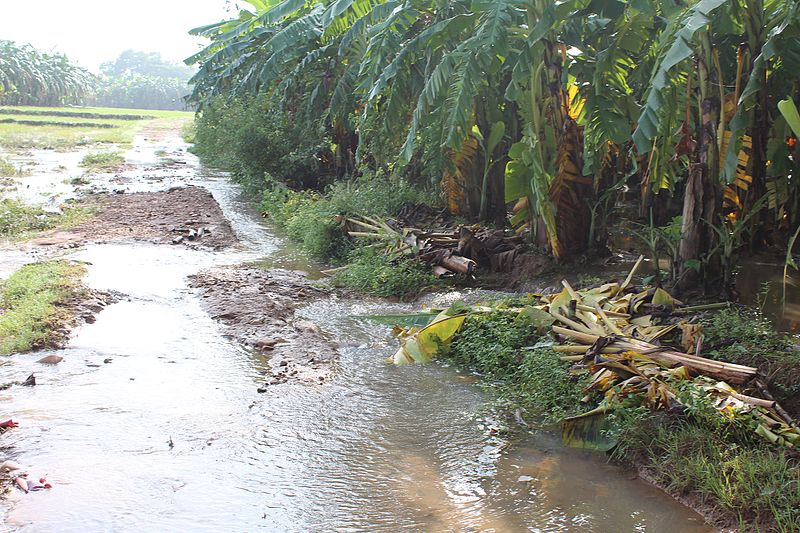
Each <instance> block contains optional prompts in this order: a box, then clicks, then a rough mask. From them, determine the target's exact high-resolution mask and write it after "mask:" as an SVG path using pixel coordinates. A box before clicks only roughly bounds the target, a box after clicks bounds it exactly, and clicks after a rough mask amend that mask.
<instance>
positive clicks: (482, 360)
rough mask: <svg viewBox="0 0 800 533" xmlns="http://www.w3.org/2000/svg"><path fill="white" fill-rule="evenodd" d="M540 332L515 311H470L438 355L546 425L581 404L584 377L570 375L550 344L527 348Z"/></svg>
mask: <svg viewBox="0 0 800 533" xmlns="http://www.w3.org/2000/svg"><path fill="white" fill-rule="evenodd" d="M540 335H541V332H540V331H538V329H537V327H536V326H535V325H533V324H531V323H529V322H528V321H526V320H525V319H519V318H517V316H516V314H515V313H505V312H502V311H496V312H492V313H483V314H474V315H470V316H468V317H467V320H466V321H465V322H464V325H463V326H462V328H461V330H460V331H459V332H458V333H457V334H456V335H455V337H454V338H453V341H452V343H451V345H450V349H449V350H448V351H446V352H445V353H442V354H440V355H441V356H442V357H443V358H445V359H446V360H449V361H452V362H453V363H455V364H456V365H458V366H459V367H461V368H466V369H469V370H471V371H474V372H477V373H479V374H481V375H482V376H483V377H485V378H486V379H487V380H488V383H489V384H490V385H491V386H492V387H493V388H495V390H496V392H498V393H499V395H500V397H501V399H502V400H504V401H505V402H506V403H507V404H508V406H509V407H511V408H513V409H516V408H520V409H522V410H523V411H524V412H525V414H526V415H527V416H529V417H531V420H536V421H538V422H539V423H540V424H542V425H551V424H554V423H557V422H560V421H561V420H562V419H563V418H564V417H567V416H572V415H574V414H577V413H579V412H581V411H583V410H584V408H583V407H582V406H581V404H580V400H581V398H582V397H583V393H582V392H581V389H582V388H583V387H584V386H585V385H586V384H587V381H586V377H585V376H573V375H571V374H570V373H569V371H568V370H569V367H570V363H566V362H564V361H561V360H560V359H559V358H558V354H557V353H556V352H554V351H553V350H551V349H550V348H547V347H537V348H531V346H534V345H535V344H536V342H537V340H538V339H539V338H540Z"/></svg>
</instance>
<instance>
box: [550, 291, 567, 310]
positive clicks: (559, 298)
mask: <svg viewBox="0 0 800 533" xmlns="http://www.w3.org/2000/svg"><path fill="white" fill-rule="evenodd" d="M571 301H572V296H570V294H569V291H567V289H562V290H561V292H559V293H558V294H556V295H555V296H551V297H550V307H549V309H548V311H550V312H551V313H552V312H553V311H555V312H556V313H563V312H565V311H568V310H569V306H570V302H571Z"/></svg>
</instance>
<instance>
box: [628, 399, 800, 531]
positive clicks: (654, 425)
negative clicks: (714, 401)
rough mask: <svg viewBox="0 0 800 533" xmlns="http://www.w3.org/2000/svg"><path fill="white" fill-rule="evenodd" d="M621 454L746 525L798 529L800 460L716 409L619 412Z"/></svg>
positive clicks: (680, 491)
mask: <svg viewBox="0 0 800 533" xmlns="http://www.w3.org/2000/svg"><path fill="white" fill-rule="evenodd" d="M615 416H616V417H617V421H618V422H619V423H620V427H621V429H620V430H619V433H618V435H617V438H618V440H619V445H618V447H617V448H616V450H615V451H614V452H613V457H614V459H615V460H616V461H618V462H622V463H627V464H632V465H636V466H639V467H643V468H644V469H645V470H646V471H647V472H648V473H649V474H650V475H651V476H652V477H653V478H654V479H655V480H656V481H657V482H658V483H659V484H661V485H662V486H663V487H664V488H666V489H667V490H668V491H670V492H672V493H673V494H681V495H690V496H694V497H696V498H698V499H699V501H700V503H702V505H703V506H705V507H706V508H710V509H713V510H715V511H717V512H722V513H724V514H726V515H727V516H732V517H734V519H735V520H736V522H738V524H739V525H740V527H741V528H742V529H744V530H748V531H750V530H756V531H785V532H790V531H799V530H800V462H798V458H797V454H796V453H793V452H791V451H788V450H783V449H779V448H775V447H770V446H768V445H767V444H766V443H764V442H763V441H761V440H760V439H758V438H757V437H755V436H754V435H752V434H751V433H750V432H749V431H747V430H746V429H745V428H741V427H738V426H737V425H735V424H734V423H731V422H728V421H726V420H725V419H724V418H723V417H720V416H718V415H717V414H716V413H713V412H712V413H708V414H707V415H703V414H699V415H697V414H696V415H695V416H690V417H678V416H670V415H667V414H665V413H656V414H651V413H649V412H647V411H646V410H644V409H638V410H631V411H629V412H627V413H625V412H618V413H617V415H615Z"/></svg>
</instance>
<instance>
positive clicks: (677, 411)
mask: <svg viewBox="0 0 800 533" xmlns="http://www.w3.org/2000/svg"><path fill="white" fill-rule="evenodd" d="M748 313H749V311H747V310H742V309H733V308H723V309H721V310H719V311H704V312H702V313H698V312H693V310H692V308H687V307H686V306H683V305H681V303H680V302H677V301H676V300H674V299H672V298H671V297H670V296H669V295H668V294H667V293H666V292H665V291H662V290H660V289H648V290H645V289H642V288H636V287H632V286H630V285H629V283H623V284H619V283H609V284H605V285H601V286H600V287H596V288H594V289H589V290H575V289H573V288H572V287H570V286H569V284H565V288H564V290H563V291H562V292H561V293H559V294H556V295H551V296H546V297H545V296H539V295H529V296H528V297H526V298H518V299H512V300H506V301H502V302H493V303H487V304H480V305H471V306H467V305H464V304H460V303H459V304H455V305H454V306H453V307H451V308H450V309H446V310H431V311H430V312H428V313H424V314H423V315H415V316H414V317H411V318H413V321H409V320H410V318H409V317H395V318H394V320H393V321H394V322H395V323H397V324H405V325H406V326H409V327H407V328H405V329H402V331H401V332H400V337H401V348H400V349H399V350H398V352H397V354H395V356H394V361H395V363H398V364H405V363H411V362H424V361H428V360H430V359H432V358H434V357H441V358H444V359H446V360H449V361H452V362H454V363H456V364H458V365H460V366H462V367H464V368H467V369H470V370H472V371H474V372H477V373H479V374H481V375H483V376H484V377H485V378H486V379H487V383H489V384H490V386H492V387H493V388H496V389H497V391H498V392H499V393H500V397H501V398H502V399H504V400H505V402H506V403H507V405H508V406H509V407H510V408H511V409H512V410H517V409H518V410H519V411H518V413H519V414H520V415H521V417H522V420H527V422H532V423H534V424H535V425H536V426H539V427H550V428H552V427H558V425H560V426H561V427H560V430H561V433H562V438H563V440H564V443H565V444H566V445H572V446H578V447H584V448H590V449H595V450H600V451H603V452H605V453H607V454H608V457H609V459H610V460H613V461H615V462H618V463H622V464H627V465H631V466H634V467H637V468H638V469H639V471H640V472H641V473H642V474H643V476H644V477H646V478H647V479H650V480H652V481H653V482H654V483H656V484H658V485H659V486H661V487H662V488H663V489H664V490H666V491H668V492H670V493H671V494H673V495H675V496H677V497H679V498H681V499H682V500H683V501H685V502H686V503H687V504H689V505H691V506H693V507H695V508H696V509H698V510H699V511H701V512H703V513H704V514H705V515H706V516H707V517H708V518H709V520H711V521H713V522H715V523H716V524H717V525H720V526H726V527H733V528H738V529H740V530H744V531H751V530H753V531H756V530H757V531H798V530H800V468H799V467H800V464H798V462H800V455H799V454H798V453H797V446H798V445H800V431H798V429H797V426H796V422H795V419H794V418H793V416H792V414H796V413H789V412H787V411H786V410H785V409H784V406H786V407H787V408H788V409H790V410H791V409H793V407H792V406H793V405H794V404H793V403H792V401H793V399H794V397H795V395H796V392H795V390H794V389H793V383H791V381H792V376H793V375H797V371H798V370H800V369H799V368H798V365H797V357H796V356H795V355H794V354H793V352H789V351H787V350H789V349H790V348H791V347H792V344H791V340H790V339H787V338H782V337H781V336H780V335H779V334H777V333H775V332H774V331H772V330H771V329H768V328H767V327H766V325H765V323H764V322H763V321H761V320H751V319H750V317H749V314H748ZM380 319H381V320H382V321H384V322H386V321H390V322H391V321H392V320H390V319H389V318H388V317H380ZM411 324H414V325H413V326H412V325H411ZM712 328H713V329H712ZM699 336H702V337H705V338H707V339H708V345H707V346H709V349H708V350H709V351H702V354H704V355H706V356H708V357H702V356H698V355H697V354H696V353H694V352H695V351H696V349H697V347H698V346H699V345H701V344H702V342H700V343H698V342H697V339H698V338H699ZM723 339H725V341H726V343H725V345H726V346H729V345H732V344H734V341H736V340H739V339H742V344H743V346H744V347H745V348H746V350H747V351H748V354H752V355H748V356H747V357H748V358H746V359H745V358H741V359H739V361H740V362H742V363H748V364H737V363H735V362H732V361H725V362H722V361H721V359H722V358H723V355H725V354H727V351H726V350H729V348H724V347H723V344H722V340H723ZM776 349H777V350H778V351H775V350H776ZM759 353H764V354H766V353H769V354H771V358H769V357H760V356H758V355H757V354H759ZM712 357H713V358H712ZM776 360H780V365H781V366H780V370H779V369H778V367H776V362H775V361H776ZM750 364H752V365H754V366H753V367H751V366H749V365H750ZM767 383H769V384H771V385H772V390H771V391H770V389H769V388H768V387H767ZM773 394H774V396H773ZM776 398H778V399H782V400H784V401H785V404H781V402H776Z"/></svg>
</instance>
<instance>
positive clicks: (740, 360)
mask: <svg viewBox="0 0 800 533" xmlns="http://www.w3.org/2000/svg"><path fill="white" fill-rule="evenodd" d="M703 330H704V333H703V346H704V348H703V350H704V355H706V356H707V357H710V358H712V359H717V360H720V361H728V362H731V363H737V364H740V365H748V366H754V367H757V368H758V369H759V370H760V371H761V373H762V374H763V375H764V376H765V378H766V382H767V385H768V386H769V388H770V390H771V391H772V392H773V394H775V397H776V399H777V400H778V401H784V400H789V399H792V398H795V397H798V396H800V352H798V351H797V350H796V349H795V348H794V346H793V343H792V342H791V339H790V338H789V337H787V336H786V335H783V334H781V333H779V332H777V331H775V328H774V327H773V326H772V324H771V323H770V322H769V320H767V319H766V318H764V317H763V316H761V315H760V314H759V313H758V312H756V311H754V310H752V309H747V308H731V309H725V310H722V311H720V312H719V313H716V314H715V315H713V316H712V317H711V318H709V319H707V320H706V321H705V323H704V327H703Z"/></svg>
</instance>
